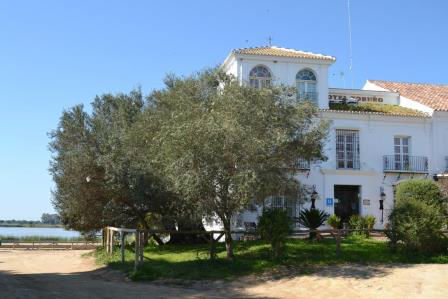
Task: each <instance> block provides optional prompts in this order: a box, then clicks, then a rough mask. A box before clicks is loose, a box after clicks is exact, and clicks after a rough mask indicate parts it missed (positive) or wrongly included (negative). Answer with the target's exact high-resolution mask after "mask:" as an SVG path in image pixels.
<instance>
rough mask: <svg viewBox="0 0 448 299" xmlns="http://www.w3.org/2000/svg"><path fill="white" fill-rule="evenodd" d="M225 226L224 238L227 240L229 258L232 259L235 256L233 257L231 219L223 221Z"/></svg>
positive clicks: (226, 218)
mask: <svg viewBox="0 0 448 299" xmlns="http://www.w3.org/2000/svg"><path fill="white" fill-rule="evenodd" d="M223 224H224V236H225V238H226V251H227V258H228V259H232V258H233V257H234V255H233V241H232V234H231V233H230V232H231V226H230V217H225V219H223Z"/></svg>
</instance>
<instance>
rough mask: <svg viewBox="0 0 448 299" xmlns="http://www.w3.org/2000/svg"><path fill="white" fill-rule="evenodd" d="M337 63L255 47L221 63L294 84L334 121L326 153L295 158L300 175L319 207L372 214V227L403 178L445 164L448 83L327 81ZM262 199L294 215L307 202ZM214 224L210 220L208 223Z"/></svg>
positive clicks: (260, 83)
mask: <svg viewBox="0 0 448 299" xmlns="http://www.w3.org/2000/svg"><path fill="white" fill-rule="evenodd" d="M334 62H335V58H334V57H332V56H327V55H321V54H314V53H309V52H303V51H298V50H293V49H285V48H279V47H260V48H245V49H237V50H234V51H232V52H231V53H230V54H229V55H228V57H227V58H226V60H225V61H224V63H223V64H222V69H223V70H224V71H225V72H227V73H228V74H232V75H233V76H235V77H236V78H237V79H238V80H239V82H240V83H241V84H248V85H250V86H253V87H254V88H263V87H264V86H269V85H271V84H274V85H276V84H285V85H289V86H295V87H296V88H297V99H298V100H309V101H312V102H313V103H315V104H316V105H317V106H318V108H319V113H318V115H319V117H320V118H322V119H325V120H329V121H330V122H331V129H330V135H329V139H328V141H327V143H326V148H325V154H326V156H327V157H328V160H327V161H325V162H322V161H299V162H298V165H299V168H300V171H299V172H298V174H297V176H298V179H299V180H300V182H301V183H302V184H303V185H304V186H306V187H307V188H308V189H309V190H312V191H313V192H314V193H317V196H315V197H316V198H317V200H316V202H315V205H316V208H318V209H321V210H324V211H326V212H327V213H329V214H337V215H338V216H340V217H341V218H343V219H348V217H350V216H351V215H354V214H359V215H362V216H366V215H372V216H374V217H375V218H376V225H375V227H376V228H383V227H384V226H385V225H386V223H387V218H388V215H389V213H390V211H391V209H392V207H393V204H394V189H395V187H396V186H397V185H398V184H400V182H403V181H405V180H409V179H412V178H437V177H438V176H441V175H443V174H444V173H445V172H446V171H447V167H448V165H447V161H448V160H447V159H448V158H447V156H448V85H431V84H414V83H398V82H388V81H379V80H368V81H367V82H366V83H365V85H364V87H363V88H362V89H339V88H330V87H329V86H328V72H329V68H330V67H331V65H332V64H333V63H334ZM341 103H342V104H343V105H342V107H348V106H347V105H355V106H356V105H360V104H359V103H374V104H375V107H376V109H377V110H375V109H373V110H372V109H371V110H364V111H353V110H351V109H341V105H339V107H338V109H336V108H334V107H335V106H338V104H341ZM383 108H384V109H383ZM386 108H387V109H386ZM355 110H356V109H355ZM310 193H311V192H310ZM305 197H306V196H305ZM267 201H268V202H269V204H270V205H272V206H275V207H279V208H284V209H286V210H287V211H288V214H290V215H291V216H296V215H298V214H299V213H300V210H301V209H304V208H309V207H310V205H311V203H310V200H309V198H297V199H292V200H291V199H286V198H284V197H283V196H281V195H274V196H272V197H270V198H268V199H267ZM381 207H382V208H383V209H381ZM260 214H261V207H259V206H258V207H253V208H252V209H249V210H247V211H242V212H241V213H239V214H238V215H235V217H234V218H235V219H234V221H233V225H234V228H235V229H238V228H243V227H247V225H253V224H255V223H256V222H257V218H258V217H259V215H260ZM216 226H219V223H214V224H210V223H209V225H208V228H217V227H216ZM297 228H298V227H297Z"/></svg>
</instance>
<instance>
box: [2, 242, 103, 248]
mask: <svg viewBox="0 0 448 299" xmlns="http://www.w3.org/2000/svg"><path fill="white" fill-rule="evenodd" d="M100 245H101V243H99V242H88V241H78V242H72V241H52V240H40V241H30V242H27V241H18V240H0V249H30V250H35V249H71V250H89V249H95V248H97V247H99V246H100Z"/></svg>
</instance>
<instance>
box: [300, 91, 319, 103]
mask: <svg viewBox="0 0 448 299" xmlns="http://www.w3.org/2000/svg"><path fill="white" fill-rule="evenodd" d="M297 99H298V100H300V101H311V102H315V103H317V92H302V91H299V92H298V93H297Z"/></svg>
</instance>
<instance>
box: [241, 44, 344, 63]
mask: <svg viewBox="0 0 448 299" xmlns="http://www.w3.org/2000/svg"><path fill="white" fill-rule="evenodd" d="M232 53H235V54H247V55H264V56H276V57H288V58H306V59H318V60H327V61H336V58H335V57H333V56H328V55H323V54H315V53H311V52H305V51H300V50H294V49H287V48H280V47H275V46H269V47H255V48H241V49H235V50H233V51H232Z"/></svg>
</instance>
